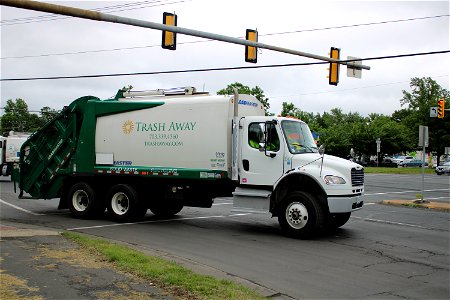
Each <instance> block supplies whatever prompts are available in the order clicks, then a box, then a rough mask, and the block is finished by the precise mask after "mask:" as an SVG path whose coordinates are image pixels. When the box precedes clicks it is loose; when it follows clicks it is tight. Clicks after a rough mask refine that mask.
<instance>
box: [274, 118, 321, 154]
mask: <svg viewBox="0 0 450 300" xmlns="http://www.w3.org/2000/svg"><path fill="white" fill-rule="evenodd" d="M281 128H282V129H283V134H284V137H285V138H286V141H287V146H288V148H289V151H290V152H291V153H292V154H299V153H316V152H318V148H317V145H316V143H315V142H314V139H313V137H312V134H311V131H310V130H309V127H308V125H306V124H305V123H302V122H298V121H282V122H281Z"/></svg>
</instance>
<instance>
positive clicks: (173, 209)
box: [150, 199, 183, 218]
mask: <svg viewBox="0 0 450 300" xmlns="http://www.w3.org/2000/svg"><path fill="white" fill-rule="evenodd" d="M164 200H165V202H156V203H153V204H152V205H151V206H150V211H151V212H152V213H153V214H154V215H155V216H157V217H161V218H169V217H173V216H174V215H176V214H177V213H179V212H180V211H181V210H182V209H183V203H182V201H181V200H177V201H173V200H172V201H168V200H167V199H164ZM164 200H163V201H164Z"/></svg>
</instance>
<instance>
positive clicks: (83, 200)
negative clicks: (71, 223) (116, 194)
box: [67, 182, 105, 219]
mask: <svg viewBox="0 0 450 300" xmlns="http://www.w3.org/2000/svg"><path fill="white" fill-rule="evenodd" d="M67 205H68V207H69V209H70V212H71V213H72V216H74V217H76V218H80V219H90V218H94V217H97V216H98V215H99V214H100V213H102V212H104V211H105V206H104V203H102V201H100V199H99V198H98V197H97V196H96V193H95V190H94V189H93V188H92V187H91V186H90V185H89V184H88V183H86V182H78V183H75V184H74V185H72V186H71V187H70V189H69V192H68V196H67Z"/></svg>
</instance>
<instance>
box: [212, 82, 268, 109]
mask: <svg viewBox="0 0 450 300" xmlns="http://www.w3.org/2000/svg"><path fill="white" fill-rule="evenodd" d="M235 88H236V89H237V91H238V93H239V94H247V95H253V96H255V97H256V99H258V100H259V102H261V104H262V105H263V106H264V111H265V114H266V116H268V115H270V113H269V108H270V104H269V99H268V98H266V96H265V95H264V91H263V90H262V89H261V88H260V87H259V86H255V87H254V88H250V87H249V86H246V85H243V84H242V83H239V82H235V83H232V84H229V85H228V86H227V87H226V88H224V89H221V90H219V91H217V95H233V94H234V89H235Z"/></svg>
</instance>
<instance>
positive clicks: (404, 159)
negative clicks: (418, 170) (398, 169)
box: [392, 155, 414, 165]
mask: <svg viewBox="0 0 450 300" xmlns="http://www.w3.org/2000/svg"><path fill="white" fill-rule="evenodd" d="M413 159H414V157H412V156H404V155H400V156H394V158H393V159H392V160H393V161H394V162H395V163H397V164H398V165H401V164H402V163H406V162H408V161H411V160H413Z"/></svg>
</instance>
